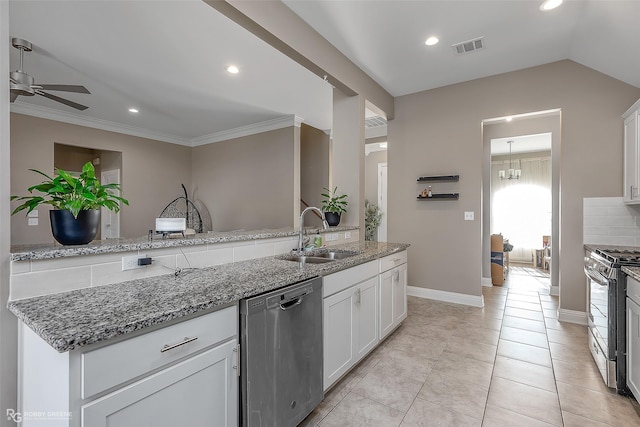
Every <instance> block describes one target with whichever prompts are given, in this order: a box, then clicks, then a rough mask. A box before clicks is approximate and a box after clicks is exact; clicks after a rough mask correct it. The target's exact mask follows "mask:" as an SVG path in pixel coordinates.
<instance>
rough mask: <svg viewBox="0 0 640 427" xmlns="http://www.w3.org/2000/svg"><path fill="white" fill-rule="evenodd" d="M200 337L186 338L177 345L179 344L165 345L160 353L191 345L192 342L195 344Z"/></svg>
mask: <svg viewBox="0 0 640 427" xmlns="http://www.w3.org/2000/svg"><path fill="white" fill-rule="evenodd" d="M197 339H198V337H191V338H189V337H184V340H182V341H181V342H179V343H177V344H165V345H164V347H162V348H161V349H160V353H164V352H165V351H169V350H173V349H174V348H178V347H180V346H182V345H185V344H189V343H190V342H193V341H195V340H197Z"/></svg>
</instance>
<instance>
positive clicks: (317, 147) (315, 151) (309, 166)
mask: <svg viewBox="0 0 640 427" xmlns="http://www.w3.org/2000/svg"><path fill="white" fill-rule="evenodd" d="M329 149H330V139H329V135H327V134H326V133H324V132H323V131H321V130H319V129H316V128H314V127H311V126H307V125H305V124H304V123H303V124H302V126H301V127H300V198H301V199H302V200H304V201H305V202H307V204H308V205H309V206H315V207H318V208H321V207H322V199H323V197H322V196H321V195H320V194H322V193H323V192H324V191H323V190H322V189H323V188H329ZM304 208H305V206H304V205H300V209H301V210H303V209H304ZM304 221H305V226H306V225H313V226H316V227H319V226H322V221H321V220H320V218H318V217H316V216H315V215H309V214H307V216H305V219H304Z"/></svg>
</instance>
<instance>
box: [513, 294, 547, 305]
mask: <svg viewBox="0 0 640 427" xmlns="http://www.w3.org/2000/svg"><path fill="white" fill-rule="evenodd" d="M509 301H522V302H528V303H532V304H538V306H540V297H539V296H538V295H535V296H533V295H524V294H515V293H511V294H510V295H509Z"/></svg>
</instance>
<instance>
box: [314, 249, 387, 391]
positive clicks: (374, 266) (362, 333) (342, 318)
mask: <svg viewBox="0 0 640 427" xmlns="http://www.w3.org/2000/svg"><path fill="white" fill-rule="evenodd" d="M377 272H378V263H377V261H371V262H368V263H365V264H361V265H359V266H356V267H354V268H349V269H347V270H342V271H340V272H337V273H334V274H330V275H328V276H325V277H324V278H323V294H324V296H325V298H324V299H323V346H324V354H323V359H324V360H323V369H324V376H323V390H327V389H328V388H329V387H331V385H333V384H334V383H335V382H336V381H337V380H339V379H340V378H341V377H342V376H343V375H344V374H345V373H347V372H348V371H349V370H350V369H351V368H352V367H353V366H354V365H355V364H356V363H358V361H360V359H362V358H363V357H364V356H365V355H367V353H369V352H370V351H371V350H373V349H374V348H375V347H376V346H377V345H378V342H379V341H380V339H379V335H378V326H377V325H378V315H379V304H378V294H379V293H378V274H377Z"/></svg>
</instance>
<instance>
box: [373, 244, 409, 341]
mask: <svg viewBox="0 0 640 427" xmlns="http://www.w3.org/2000/svg"><path fill="white" fill-rule="evenodd" d="M394 265H395V267H392V266H394ZM385 269H387V270H386V271H385ZM380 270H381V273H380V339H381V340H382V339H384V338H385V337H386V336H387V335H389V334H390V333H391V332H392V331H393V330H395V329H396V328H397V327H398V326H400V323H402V321H403V320H404V319H406V318H407V258H406V252H403V253H402V254H394V255H390V256H389V257H386V258H383V259H381V260H380Z"/></svg>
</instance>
